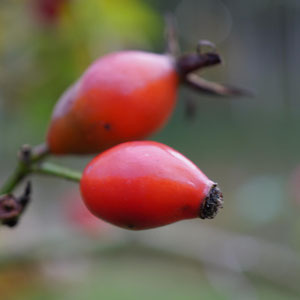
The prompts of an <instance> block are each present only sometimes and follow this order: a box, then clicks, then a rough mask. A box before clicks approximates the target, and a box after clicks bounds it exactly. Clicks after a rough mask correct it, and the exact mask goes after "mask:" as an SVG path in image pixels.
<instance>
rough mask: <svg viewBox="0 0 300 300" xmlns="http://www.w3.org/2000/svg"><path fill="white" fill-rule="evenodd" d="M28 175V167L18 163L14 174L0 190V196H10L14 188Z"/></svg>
mask: <svg viewBox="0 0 300 300" xmlns="http://www.w3.org/2000/svg"><path fill="white" fill-rule="evenodd" d="M29 173H30V170H29V169H28V166H26V165H25V164H24V163H23V162H19V163H18V166H17V168H16V169H15V171H14V173H13V174H12V175H11V176H10V177H9V178H8V179H7V181H6V182H5V183H4V184H3V185H2V187H1V188H0V195H2V194H3V195H4V194H10V193H11V192H12V191H13V190H14V188H15V187H16V186H17V185H18V184H19V183H20V182H21V181H22V180H23V179H24V177H25V176H26V175H27V174H29Z"/></svg>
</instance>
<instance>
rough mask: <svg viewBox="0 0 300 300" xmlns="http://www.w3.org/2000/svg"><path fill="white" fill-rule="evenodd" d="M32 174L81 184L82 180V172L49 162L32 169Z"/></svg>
mask: <svg viewBox="0 0 300 300" xmlns="http://www.w3.org/2000/svg"><path fill="white" fill-rule="evenodd" d="M31 172H32V173H38V174H44V175H50V176H55V177H60V178H64V179H67V180H71V181H75V182H79V181H80V179H81V173H80V172H78V171H75V170H72V169H69V168H66V167H63V166H58V165H56V164H53V163H49V162H43V163H41V164H38V165H36V166H33V167H31Z"/></svg>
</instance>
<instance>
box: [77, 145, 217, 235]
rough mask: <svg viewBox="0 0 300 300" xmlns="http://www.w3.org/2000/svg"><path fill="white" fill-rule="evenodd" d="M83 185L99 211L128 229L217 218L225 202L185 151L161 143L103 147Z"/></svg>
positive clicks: (84, 194)
mask: <svg viewBox="0 0 300 300" xmlns="http://www.w3.org/2000/svg"><path fill="white" fill-rule="evenodd" d="M80 185H81V193H82V197H83V199H84V201H85V204H86V205H87V207H88V208H89V209H90V211H91V212H92V213H93V214H94V215H96V216H98V217H99V218H101V219H103V220H105V221H108V222H110V223H112V224H114V225H117V226H120V227H124V228H127V229H135V230H139V229H148V228H154V227H158V226H163V225H166V224H170V223H173V222H176V221H179V220H183V219H191V218H197V217H200V218H203V219H204V218H213V217H214V216H215V214H216V212H217V210H218V208H219V207H220V206H222V194H221V192H220V191H219V189H218V188H217V186H216V184H215V183H214V182H213V181H211V180H210V179H208V178H207V177H206V176H205V175H204V174H203V173H202V171H201V170H200V169H199V168H198V167H197V166H196V165H194V164H193V163H192V162H191V161H190V160H188V159H187V158H185V157H184V156H183V155H182V154H180V153H179V152H177V151H175V150H174V149H172V148H170V147H168V146H166V145H163V144H160V143H156V142H128V143H124V144H120V145H118V146H115V147H114V148H111V149H110V150H107V151H105V152H103V153H102V154H100V155H98V156H97V157H96V158H94V159H93V160H92V161H91V162H90V163H89V165H88V166H87V167H86V168H85V170H84V172H83V176H82V179H81V183H80Z"/></svg>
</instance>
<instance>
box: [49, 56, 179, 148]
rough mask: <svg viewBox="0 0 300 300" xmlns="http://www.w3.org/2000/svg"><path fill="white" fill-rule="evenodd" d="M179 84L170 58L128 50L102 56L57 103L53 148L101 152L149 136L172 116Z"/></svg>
mask: <svg viewBox="0 0 300 300" xmlns="http://www.w3.org/2000/svg"><path fill="white" fill-rule="evenodd" d="M177 86H178V75H177V73H176V71H175V67H174V63H173V59H172V58H171V57H170V56H167V55H158V54H151V53H146V52H138V51H124V52H119V53H114V54H110V55H107V56H105V57H103V58H100V59H99V60H97V61H96V62H94V63H93V64H92V65H91V66H90V67H89V68H88V69H87V71H86V72H85V73H84V74H83V76H82V77H81V78H80V79H79V80H78V81H77V82H76V83H75V84H74V85H73V86H72V87H71V88H69V90H68V91H67V92H66V93H65V94H64V95H63V96H62V97H61V99H60V100H59V102H58V103H57V105H56V107H55V110H54V113H53V116H52V120H51V124H50V128H49V131H48V136H47V141H48V146H49V148H50V151H51V152H52V153H55V154H69V153H73V154H78V153H97V152H100V151H102V150H104V149H107V148H109V147H111V146H113V145H116V144H119V143H121V142H125V141H131V140H136V139H142V138H144V137H146V136H148V135H149V134H151V133H152V132H154V131H155V130H157V129H158V128H160V127H161V126H162V125H163V124H164V123H165V122H166V121H167V119H168V117H169V116H170V114H171V112H172V110H173V107H174V105H175V98H176V91H177Z"/></svg>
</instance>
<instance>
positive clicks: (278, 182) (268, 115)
mask: <svg viewBox="0 0 300 300" xmlns="http://www.w3.org/2000/svg"><path fill="white" fill-rule="evenodd" d="M167 12H171V13H173V14H174V15H175V16H176V18H177V22H178V35H179V39H180V46H181V48H182V49H183V51H193V50H194V48H195V45H196V43H197V41H198V40H199V39H208V40H211V41H212V42H214V43H216V45H217V48H218V52H219V53H220V54H221V55H222V57H223V58H224V61H225V63H224V64H223V65H221V66H218V67H214V68H210V69H209V70H207V71H205V72H203V76H204V77H205V78H208V79H210V80H215V81H219V82H227V83H231V84H234V85H237V86H242V87H246V88H248V89H250V90H252V91H254V92H255V94H256V95H255V97H254V98H235V99H223V98H214V97H208V96H206V95H202V94H199V93H195V92H194V91H190V90H188V89H185V88H182V89H181V90H180V92H179V95H178V104H177V107H176V111H175V112H174V114H173V116H172V118H171V119H170V122H169V123H168V125H167V126H166V127H165V128H163V129H162V130H161V131H160V132H158V133H156V134H155V135H153V136H152V137H151V139H153V140H157V141H160V142H163V143H165V144H167V145H170V146H172V147H174V148H175V149H177V150H178V151H180V152H182V153H183V154H185V155H186V156H187V157H189V158H190V159H191V160H192V161H194V162H195V163H196V164H197V165H198V166H200V167H201V169H202V170H203V171H204V172H205V173H206V174H207V175H208V176H209V177H211V178H213V179H214V180H215V181H217V182H218V183H219V184H220V186H221V188H222V190H223V192H224V197H225V207H224V209H223V210H222V211H221V212H220V214H219V215H218V217H217V218H216V219H214V220H207V221H201V220H192V221H182V222H179V223H177V224H173V225H169V226H166V227H163V228H160V229H154V230H148V231H143V232H129V231H126V230H123V229H119V228H116V227H113V226H111V225H109V224H106V223H104V222H101V221H99V220H95V219H93V218H90V216H89V215H88V213H87V212H86V211H85V210H84V207H82V204H81V202H80V196H79V191H78V187H77V186H76V185H75V184H74V183H69V182H64V181H61V180H58V179H52V178H51V179H50V178H40V177H33V184H34V194H33V201H32V203H31V205H30V207H29V208H28V211H27V212H26V214H25V215H24V217H23V218H22V220H21V223H20V225H19V226H18V227H17V228H15V229H8V228H4V227H2V228H1V229H0V298H1V299H5V300H10V299H13V300H15V299H22V300H26V299H45V300H46V299H86V300H89V299H100V298H101V299H125V300H126V299H130V300H134V299H145V300H147V299H165V300H167V299H172V300H175V299H299V297H300V285H299V279H300V218H299V216H300V153H299V149H300V138H299V130H300V122H299V117H300V101H299V95H300V84H299V78H300V77H299V75H300V74H299V68H300V56H299V49H300V48H299V46H300V2H299V1H297V0H252V1H246V0H244V1H234V0H172V1H171V0H165V1H160V0H143V1H142V0H85V1H83V0H52V1H51V0H27V1H21V0H1V1H0V182H3V180H4V179H5V178H6V177H7V176H8V174H9V173H10V172H11V171H12V170H13V167H14V166H15V164H16V152H17V150H18V148H19V146H20V145H21V144H23V143H29V144H32V145H36V144H39V143H41V142H42V141H43V139H44V136H45V131H46V128H47V124H48V121H49V118H50V114H51V110H52V108H53V106H54V104H55V102H56V100H57V99H58V97H59V96H60V95H61V93H62V92H63V91H64V90H65V89H66V88H67V87H68V86H69V85H70V84H71V83H72V82H73V81H74V80H76V79H77V78H78V77H79V76H80V74H81V73H82V72H83V71H84V70H85V68H86V67H87V66H88V65H89V64H90V63H91V62H92V61H93V60H95V59H96V58H97V57H99V56H101V55H104V54H106V53H109V52H112V51H118V50H121V49H142V50H147V51H152V52H163V51H164V49H165V41H164V37H163V30H164V20H163V16H164V14H165V13H167ZM191 101H193V102H195V103H196V104H197V111H196V115H195V117H194V118H187V116H186V102H188V103H191ZM89 160H90V157H89V158H75V157H60V158H52V161H55V162H58V163H63V164H64V165H67V166H72V167H74V168H78V169H82V168H83V167H84V166H85V164H86V163H87V161H89Z"/></svg>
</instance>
